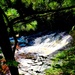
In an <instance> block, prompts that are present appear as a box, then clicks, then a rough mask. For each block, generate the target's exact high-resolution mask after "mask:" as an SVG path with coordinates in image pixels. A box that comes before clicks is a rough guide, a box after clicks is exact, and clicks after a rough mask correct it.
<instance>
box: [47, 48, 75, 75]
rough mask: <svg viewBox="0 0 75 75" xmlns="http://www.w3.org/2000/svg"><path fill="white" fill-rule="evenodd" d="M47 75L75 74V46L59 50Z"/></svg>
mask: <svg viewBox="0 0 75 75" xmlns="http://www.w3.org/2000/svg"><path fill="white" fill-rule="evenodd" d="M52 60H53V64H52V66H51V68H50V69H48V70H46V75H75V47H72V48H70V49H68V50H65V51H62V52H59V53H58V54H56V56H55V57H54V59H52Z"/></svg>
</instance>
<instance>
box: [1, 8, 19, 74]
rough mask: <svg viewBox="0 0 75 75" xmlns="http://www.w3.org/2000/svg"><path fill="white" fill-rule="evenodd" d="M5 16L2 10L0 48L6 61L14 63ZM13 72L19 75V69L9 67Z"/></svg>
mask: <svg viewBox="0 0 75 75" xmlns="http://www.w3.org/2000/svg"><path fill="white" fill-rule="evenodd" d="M3 18H4V15H3V13H2V9H1V8H0V46H1V49H2V52H3V54H4V57H5V59H6V61H10V60H12V61H14V60H15V58H14V55H13V51H12V49H11V45H10V41H9V36H8V32H7V27H6V24H5V22H4V19H3ZM8 67H9V69H10V72H11V75H19V73H18V68H17V67H16V66H8Z"/></svg>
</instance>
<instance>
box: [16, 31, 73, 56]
mask: <svg viewBox="0 0 75 75" xmlns="http://www.w3.org/2000/svg"><path fill="white" fill-rule="evenodd" d="M71 40H72V37H71V36H70V35H68V34H65V32H61V33H58V34H56V33H52V34H46V35H43V36H41V37H37V38H34V40H33V41H31V42H34V44H33V45H32V46H27V47H22V48H21V49H20V50H19V51H18V53H19V54H20V53H29V52H30V53H37V54H39V55H42V56H47V55H49V54H51V53H53V52H54V51H56V50H59V49H61V48H63V47H65V46H66V45H67V44H68V43H70V41H71ZM16 53H17V51H16Z"/></svg>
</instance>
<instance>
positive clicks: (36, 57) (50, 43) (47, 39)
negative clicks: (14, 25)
mask: <svg viewBox="0 0 75 75" xmlns="http://www.w3.org/2000/svg"><path fill="white" fill-rule="evenodd" d="M9 39H10V42H14V40H13V38H12V37H11V38H9ZM17 40H18V42H19V45H20V46H21V48H20V49H19V50H16V51H15V59H16V61H18V62H19V63H20V64H19V65H18V69H19V74H23V75H45V71H44V70H45V69H48V68H50V66H51V60H50V59H51V58H53V56H54V54H56V53H57V51H59V50H62V49H65V48H66V47H67V46H68V44H69V43H70V42H71V40H72V37H71V36H70V35H69V34H67V33H66V32H47V33H46V34H42V33H41V32H40V33H37V34H35V35H30V36H21V37H19V38H17Z"/></svg>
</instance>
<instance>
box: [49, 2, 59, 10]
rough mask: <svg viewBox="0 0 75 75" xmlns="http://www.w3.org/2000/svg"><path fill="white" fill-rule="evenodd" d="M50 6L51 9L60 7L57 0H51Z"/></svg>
mask: <svg viewBox="0 0 75 75" xmlns="http://www.w3.org/2000/svg"><path fill="white" fill-rule="evenodd" d="M49 7H50V8H51V9H57V7H58V3H57V2H55V1H53V2H50V3H49Z"/></svg>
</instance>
